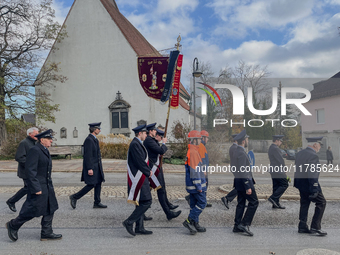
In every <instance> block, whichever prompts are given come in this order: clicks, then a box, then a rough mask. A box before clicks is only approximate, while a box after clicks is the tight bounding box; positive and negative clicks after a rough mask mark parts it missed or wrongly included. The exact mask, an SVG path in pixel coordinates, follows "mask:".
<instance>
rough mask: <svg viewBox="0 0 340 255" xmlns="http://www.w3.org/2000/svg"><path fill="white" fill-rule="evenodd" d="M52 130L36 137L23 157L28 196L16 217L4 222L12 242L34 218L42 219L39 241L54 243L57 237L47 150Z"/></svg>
mask: <svg viewBox="0 0 340 255" xmlns="http://www.w3.org/2000/svg"><path fill="white" fill-rule="evenodd" d="M52 132H53V131H52V130H51V129H49V130H47V131H44V132H42V133H40V134H38V135H36V138H37V139H38V143H37V144H36V145H35V146H33V147H32V148H31V149H30V150H29V151H28V154H27V158H26V164H25V171H26V174H27V179H26V183H27V187H28V190H29V191H28V193H27V198H26V201H25V203H24V204H23V206H22V208H21V210H20V213H19V216H18V217H16V218H15V219H13V220H11V221H9V222H7V223H6V228H7V230H8V236H9V238H10V239H11V240H12V241H14V242H15V241H16V240H18V230H19V229H20V227H21V226H22V225H23V224H24V223H25V222H27V221H29V220H31V219H33V218H34V217H39V216H43V218H42V220H41V239H40V240H41V241H47V240H58V239H61V238H62V235H60V234H54V233H53V230H52V220H53V215H54V212H55V211H56V210H57V209H58V202H57V198H56V196H55V193H54V188H53V183H52V179H51V172H52V159H51V156H50V153H49V151H48V148H49V147H50V146H51V144H52V138H53V137H52Z"/></svg>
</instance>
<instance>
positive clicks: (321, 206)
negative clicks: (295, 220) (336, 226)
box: [299, 190, 326, 230]
mask: <svg viewBox="0 0 340 255" xmlns="http://www.w3.org/2000/svg"><path fill="white" fill-rule="evenodd" d="M309 195H310V194H309V193H308V192H303V191H301V190H300V215H299V220H300V222H299V229H308V225H307V217H308V209H309V205H310V203H311V202H313V203H315V211H314V215H313V219H312V224H311V228H314V229H318V230H319V229H321V220H322V216H323V213H324V212H325V209H326V199H325V197H324V196H323V194H322V192H320V193H319V194H318V196H317V197H316V198H315V199H313V200H310V199H309Z"/></svg>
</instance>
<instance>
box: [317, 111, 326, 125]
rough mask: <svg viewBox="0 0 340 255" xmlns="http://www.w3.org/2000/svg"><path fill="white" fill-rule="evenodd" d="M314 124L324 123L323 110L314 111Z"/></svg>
mask: <svg viewBox="0 0 340 255" xmlns="http://www.w3.org/2000/svg"><path fill="white" fill-rule="evenodd" d="M316 123H317V124H324V123H325V109H318V110H316Z"/></svg>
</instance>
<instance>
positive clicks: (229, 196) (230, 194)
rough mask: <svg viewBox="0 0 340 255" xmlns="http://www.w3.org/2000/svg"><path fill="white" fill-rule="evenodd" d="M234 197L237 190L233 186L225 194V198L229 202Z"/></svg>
mask: <svg viewBox="0 0 340 255" xmlns="http://www.w3.org/2000/svg"><path fill="white" fill-rule="evenodd" d="M235 197H237V190H236V189H235V188H233V189H232V190H231V191H230V192H229V193H228V194H227V195H226V196H225V198H226V199H227V200H228V201H229V202H231V201H233V200H234V199H235Z"/></svg>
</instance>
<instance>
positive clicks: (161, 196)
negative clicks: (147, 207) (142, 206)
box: [143, 123, 181, 220]
mask: <svg viewBox="0 0 340 255" xmlns="http://www.w3.org/2000/svg"><path fill="white" fill-rule="evenodd" d="M146 129H147V131H148V136H147V137H146V138H145V141H144V142H143V145H144V146H145V148H146V150H147V152H148V156H149V166H150V167H151V169H153V168H155V169H157V168H158V171H157V179H158V181H159V183H160V185H161V186H162V187H161V188H160V189H158V190H157V196H158V201H159V203H160V204H161V206H162V209H163V211H164V213H165V215H166V218H167V219H168V220H171V219H173V218H176V217H178V216H179V215H180V214H181V211H177V212H173V211H171V210H173V209H176V208H177V207H178V205H173V204H171V203H170V201H169V200H168V198H167V195H166V189H165V180H164V173H163V168H162V167H158V166H159V165H160V161H159V159H160V155H163V154H164V153H165V152H166V151H167V150H168V148H167V147H166V145H165V143H166V142H167V138H163V137H162V136H163V135H164V132H163V131H161V130H157V129H156V123H152V124H149V125H147V126H146ZM156 137H157V139H158V140H159V141H157V140H156ZM160 141H161V142H162V145H161V146H160V145H159V142H160ZM153 172H155V171H153Z"/></svg>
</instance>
